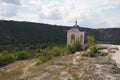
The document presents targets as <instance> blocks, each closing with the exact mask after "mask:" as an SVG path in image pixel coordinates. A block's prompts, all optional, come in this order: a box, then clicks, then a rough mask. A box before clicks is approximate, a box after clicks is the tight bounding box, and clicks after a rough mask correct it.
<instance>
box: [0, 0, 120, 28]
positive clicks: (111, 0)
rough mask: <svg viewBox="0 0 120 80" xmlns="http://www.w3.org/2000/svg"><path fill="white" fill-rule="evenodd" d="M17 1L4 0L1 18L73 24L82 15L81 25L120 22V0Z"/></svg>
mask: <svg viewBox="0 0 120 80" xmlns="http://www.w3.org/2000/svg"><path fill="white" fill-rule="evenodd" d="M16 1H18V0H16ZM16 1H15V0H13V1H12V0H10V1H7V0H4V3H3V1H2V4H1V3H0V6H1V7H0V18H1V19H14V20H24V21H36V22H44V23H50V24H58V25H69V26H71V25H73V24H74V18H75V17H78V24H79V25H80V26H85V27H92V28H98V27H116V26H117V27H118V26H120V19H119V17H120V16H119V14H120V11H119V12H118V10H119V9H120V8H119V7H120V0H19V3H20V4H19V5H18V4H17V3H18V2H16ZM0 2H1V0H0ZM11 3H12V4H11ZM13 3H14V4H16V5H14V4H13ZM5 5H7V6H5ZM1 11H2V12H1Z"/></svg>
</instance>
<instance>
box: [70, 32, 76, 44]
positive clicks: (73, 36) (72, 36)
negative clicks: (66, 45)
mask: <svg viewBox="0 0 120 80" xmlns="http://www.w3.org/2000/svg"><path fill="white" fill-rule="evenodd" d="M74 41H75V35H74V34H72V35H71V43H73V42H74Z"/></svg>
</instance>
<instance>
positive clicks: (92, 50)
mask: <svg viewBox="0 0 120 80" xmlns="http://www.w3.org/2000/svg"><path fill="white" fill-rule="evenodd" d="M89 50H90V57H96V53H97V51H98V48H97V46H95V45H94V46H90V47H89Z"/></svg>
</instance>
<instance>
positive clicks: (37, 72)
mask: <svg viewBox="0 0 120 80" xmlns="http://www.w3.org/2000/svg"><path fill="white" fill-rule="evenodd" d="M101 46H102V45H101ZM105 46H107V48H106V49H103V50H102V51H109V48H111V51H112V50H114V51H115V53H113V52H109V53H108V55H106V56H98V57H95V58H90V57H85V56H81V55H82V54H83V53H84V51H80V52H76V53H75V54H69V55H64V56H59V57H55V58H53V59H51V60H49V61H47V62H44V63H41V64H40V65H36V62H37V61H36V59H32V60H21V61H16V62H14V63H11V64H9V65H6V66H4V67H2V68H0V80H120V66H119V64H116V62H115V61H116V60H115V59H114V57H115V56H116V55H118V52H120V45H119V46H116V45H105ZM115 48H117V49H115ZM119 56H120V55H119ZM116 57H117V56H116ZM112 58H113V59H112ZM114 60H115V61H114ZM117 61H118V60H117ZM117 63H118V62H117ZM119 63H120V61H119ZM21 64H22V65H21ZM26 64H27V65H26Z"/></svg>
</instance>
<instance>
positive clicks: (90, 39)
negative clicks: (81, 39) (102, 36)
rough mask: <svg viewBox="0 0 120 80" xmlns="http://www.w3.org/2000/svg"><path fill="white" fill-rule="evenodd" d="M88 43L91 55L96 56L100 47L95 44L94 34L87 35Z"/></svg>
mask: <svg viewBox="0 0 120 80" xmlns="http://www.w3.org/2000/svg"><path fill="white" fill-rule="evenodd" d="M87 45H88V49H89V50H90V57H95V56H96V53H97V51H98V47H97V46H95V38H94V37H93V36H88V37H87Z"/></svg>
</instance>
